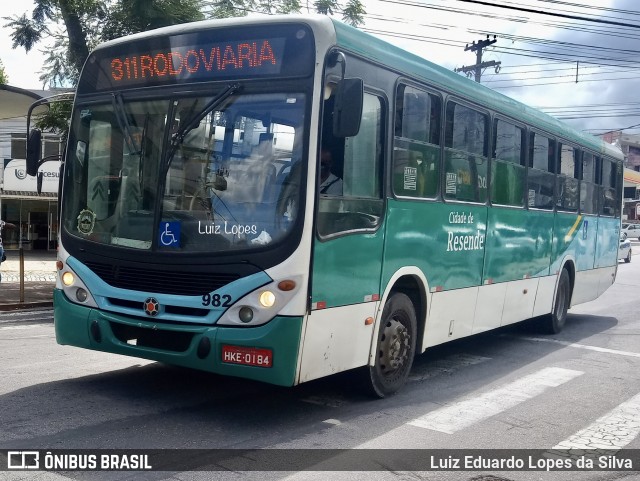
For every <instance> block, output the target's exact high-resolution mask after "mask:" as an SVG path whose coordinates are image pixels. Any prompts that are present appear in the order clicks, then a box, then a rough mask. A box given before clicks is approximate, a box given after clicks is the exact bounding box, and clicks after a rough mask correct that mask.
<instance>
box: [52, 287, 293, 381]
mask: <svg viewBox="0 0 640 481" xmlns="http://www.w3.org/2000/svg"><path fill="white" fill-rule="evenodd" d="M53 302H54V323H55V332H56V341H57V342H58V344H65V345H70V346H76V347H83V348H85V349H93V350H97V351H104V352H111V353H115V354H122V355H125V356H133V357H139V358H144V359H150V360H152V361H159V362H164V363H166V364H174V365H178V366H184V367H188V368H192V369H199V370H202V371H208V372H212V373H216V374H221V375H226V376H237V377H243V378H247V379H254V380H257V381H263V382H268V383H271V384H277V385H280V386H292V385H294V384H295V378H296V366H297V360H298V352H299V345H300V336H301V332H302V317H281V316H277V317H275V318H274V319H273V320H271V321H270V322H268V323H267V324H264V325H262V326H258V327H252V328H229V327H218V326H200V325H193V324H190V325H185V324H181V323H176V324H166V323H159V322H153V321H147V320H145V319H135V318H131V317H128V316H122V315H119V314H116V313H112V312H104V311H99V310H97V309H93V308H90V307H85V306H80V305H78V304H75V303H72V302H70V301H69V300H68V299H67V297H66V296H65V295H64V293H63V292H62V290H60V289H54V293H53ZM223 346H228V347H226V348H224V349H223ZM229 350H231V351H232V352H231V353H229ZM269 352H270V353H271V359H270V360H269V359H265V355H266V354H265V353H269ZM243 353H244V354H243ZM247 363H251V364H253V365H247Z"/></svg>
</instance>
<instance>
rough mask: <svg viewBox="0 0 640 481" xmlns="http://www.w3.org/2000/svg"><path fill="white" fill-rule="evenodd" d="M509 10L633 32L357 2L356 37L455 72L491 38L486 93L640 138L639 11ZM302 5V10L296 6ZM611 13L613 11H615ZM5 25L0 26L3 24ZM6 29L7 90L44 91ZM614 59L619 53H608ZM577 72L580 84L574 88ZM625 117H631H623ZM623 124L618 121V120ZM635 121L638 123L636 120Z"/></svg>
mask: <svg viewBox="0 0 640 481" xmlns="http://www.w3.org/2000/svg"><path fill="white" fill-rule="evenodd" d="M487 2H488V3H495V4H500V5H503V6H507V7H515V8H528V9H532V10H538V11H542V12H547V13H556V14H559V15H571V16H578V17H588V18H597V19H599V20H601V21H608V22H618V23H624V24H633V25H638V28H634V27H628V26H621V25H610V24H605V23H596V22H584V21H578V20H575V19H569V18H563V17H560V16H551V15H543V14H539V13H532V12H523V11H516V10H514V9H513V8H511V9H509V8H497V7H490V6H484V5H479V4H477V3H468V2H467V1H461V0H363V3H364V4H365V8H366V10H367V15H366V16H365V24H364V25H363V26H361V28H362V29H363V30H365V31H368V32H369V33H372V34H374V35H376V36H379V37H381V38H383V39H385V40H387V41H389V42H391V43H394V44H396V45H398V46H400V47H402V48H405V49H407V50H409V51H411V52H413V53H415V54H417V55H420V56H422V57H424V58H426V59H428V60H430V61H433V62H435V63H438V64H440V65H443V66H444V67H446V68H450V69H454V68H460V67H463V66H468V65H472V64H474V63H475V60H476V58H475V53H473V52H471V51H465V44H467V43H469V44H470V43H471V42H472V41H478V40H482V39H484V38H486V35H487V34H489V35H491V36H493V35H497V41H496V43H495V44H493V45H491V46H490V47H489V48H487V49H485V51H484V53H483V58H482V59H483V61H490V60H494V61H496V62H500V63H501V64H500V71H499V72H498V73H496V72H495V69H494V68H493V67H490V68H487V69H485V71H484V72H483V75H482V83H483V84H484V85H486V86H487V87H491V88H493V89H495V90H497V91H498V92H501V93H503V94H505V95H508V96H510V97H513V98H515V99H516V100H519V101H522V102H524V103H527V104H529V105H531V106H533V107H536V108H541V109H542V110H544V111H546V112H547V113H550V114H552V115H555V116H556V117H558V118H561V119H562V120H565V121H566V122H567V123H569V124H570V125H572V126H573V127H576V128H578V129H581V130H586V131H589V132H593V133H598V132H603V131H607V130H617V129H621V128H624V127H632V128H629V129H626V130H625V133H639V132H640V125H636V124H640V100H636V99H635V98H634V97H635V92H636V91H639V90H640V88H639V87H640V85H639V83H638V80H636V78H635V77H636V74H635V73H634V72H637V71H638V70H637V69H638V68H640V64H638V61H639V60H640V58H639V57H640V56H639V55H638V54H636V52H638V51H640V2H637V0H487ZM302 3H304V2H302ZM31 6H32V2H31V1H29V0H24V1H3V2H1V5H0V19H1V18H2V17H8V16H13V15H16V14H18V15H19V14H22V13H24V12H26V11H28V12H29V14H30V12H31ZM611 9H616V10H611ZM0 21H2V24H0V25H4V24H5V23H6V21H5V20H0ZM9 34H10V32H9V29H8V28H5V27H4V26H2V28H1V29H0V60H2V62H3V64H4V67H5V72H6V73H7V75H8V77H9V84H10V85H14V86H18V87H22V88H29V89H40V88H42V83H41V82H40V81H39V80H38V77H39V72H40V70H41V68H42V64H43V61H44V54H43V53H42V52H41V50H43V49H45V48H46V45H44V44H40V45H38V46H36V47H35V48H34V50H32V51H31V52H30V53H29V54H26V53H25V52H24V49H21V48H20V49H15V50H14V49H12V48H11V39H10V37H9ZM614 49H615V50H614ZM576 70H577V78H578V82H577V83H576V81H575V80H576ZM622 109H627V110H624V111H623V110H622ZM623 113H624V114H626V115H625V116H622V115H621V114H623ZM633 114H635V115H633Z"/></svg>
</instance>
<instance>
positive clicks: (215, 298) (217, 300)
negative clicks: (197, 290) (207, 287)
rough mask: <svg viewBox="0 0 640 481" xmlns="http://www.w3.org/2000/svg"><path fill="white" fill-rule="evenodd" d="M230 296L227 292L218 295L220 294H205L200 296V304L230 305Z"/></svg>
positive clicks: (213, 305)
mask: <svg viewBox="0 0 640 481" xmlns="http://www.w3.org/2000/svg"><path fill="white" fill-rule="evenodd" d="M231 301H232V298H231V296H230V295H228V294H224V295H222V296H221V295H220V294H205V295H204V296H202V305H203V306H212V307H231Z"/></svg>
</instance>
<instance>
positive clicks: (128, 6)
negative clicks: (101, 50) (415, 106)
mask: <svg viewBox="0 0 640 481" xmlns="http://www.w3.org/2000/svg"><path fill="white" fill-rule="evenodd" d="M7 1H15V0H7ZM310 3H311V2H310V1H309V0H307V2H306V9H307V10H308V9H309V5H310ZM313 8H314V9H315V11H316V12H318V13H323V14H325V15H339V14H342V19H343V20H344V21H346V22H347V23H349V24H351V25H353V26H356V27H357V26H359V25H362V24H363V23H364V19H363V18H364V15H365V9H364V6H363V3H362V1H361V0H345V5H344V8H343V7H342V6H341V3H340V1H339V0H315V1H314V2H313ZM301 9H302V4H301V1H300V0H34V8H33V10H32V12H31V16H28V15H27V13H25V14H23V15H20V16H18V15H16V16H13V17H3V19H4V20H6V21H7V23H5V24H4V27H6V28H8V29H10V31H11V39H12V41H13V48H18V47H22V48H24V49H25V51H27V52H29V51H30V50H31V49H32V48H34V47H35V46H36V45H38V44H42V45H43V46H44V50H45V51H46V52H47V57H46V60H45V62H44V65H43V69H42V71H41V76H40V80H42V82H43V84H45V85H47V84H48V85H49V86H50V87H56V86H69V85H75V84H76V83H77V81H78V76H79V72H80V70H81V69H82V66H83V65H84V62H85V61H86V59H87V57H88V56H89V52H90V51H91V50H92V49H93V48H94V47H95V46H96V45H97V44H98V43H99V42H100V41H103V40H109V39H113V38H116V37H120V36H123V35H128V34H132V33H137V32H144V31H147V30H151V29H155V28H159V27H164V26H168V25H175V24H180V23H185V22H191V21H194V20H201V19H203V18H205V17H206V18H228V17H239V16H240V17H241V16H245V15H247V14H248V13H250V12H260V13H267V14H276V13H278V14H289V13H299V12H300V11H301ZM5 77H6V76H5Z"/></svg>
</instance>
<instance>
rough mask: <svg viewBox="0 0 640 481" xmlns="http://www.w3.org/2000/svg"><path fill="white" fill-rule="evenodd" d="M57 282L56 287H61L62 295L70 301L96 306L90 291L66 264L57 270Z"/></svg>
mask: <svg viewBox="0 0 640 481" xmlns="http://www.w3.org/2000/svg"><path fill="white" fill-rule="evenodd" d="M58 279H59V283H56V287H58V288H60V289H62V291H63V292H64V295H65V296H66V297H67V299H69V300H70V301H71V302H73V303H75V304H81V305H83V306H90V307H98V304H96V301H95V300H94V298H93V296H92V295H91V292H90V291H89V289H88V288H87V286H86V285H85V283H84V282H82V280H81V279H80V277H78V275H77V274H76V273H75V272H74V271H72V270H71V268H70V267H69V266H68V265H64V266H63V267H62V269H60V270H59V271H58Z"/></svg>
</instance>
